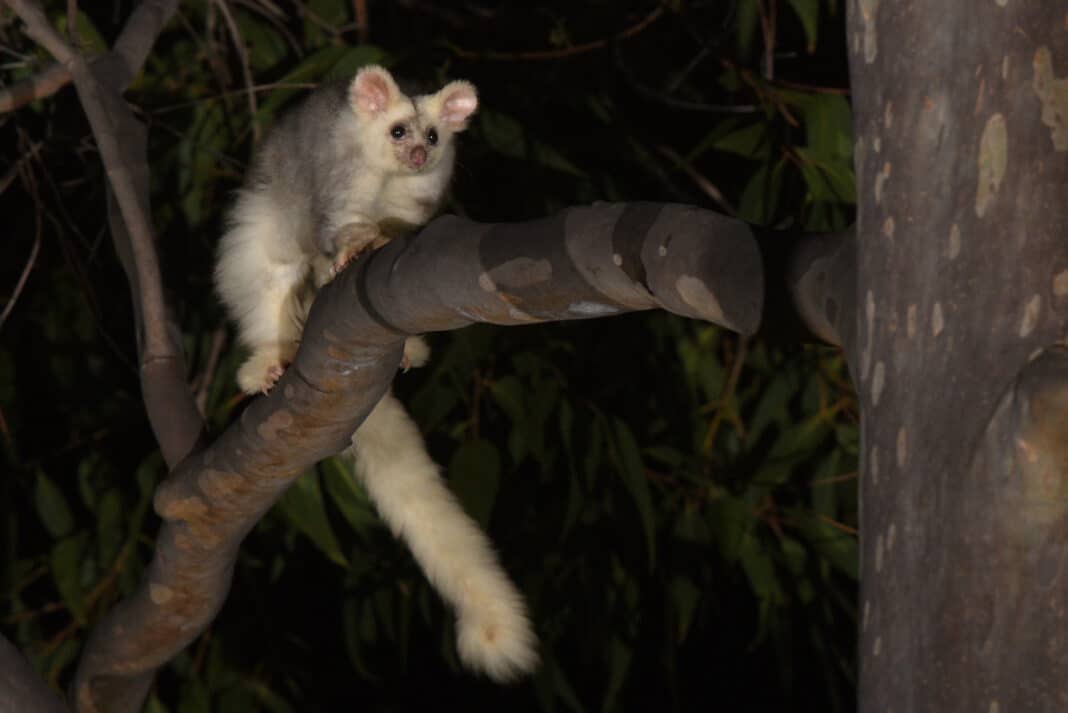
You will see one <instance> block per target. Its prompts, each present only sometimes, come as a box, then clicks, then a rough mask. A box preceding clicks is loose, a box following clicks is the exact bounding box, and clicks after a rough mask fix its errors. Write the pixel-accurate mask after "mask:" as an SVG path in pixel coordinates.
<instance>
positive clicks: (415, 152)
mask: <svg viewBox="0 0 1068 713" xmlns="http://www.w3.org/2000/svg"><path fill="white" fill-rule="evenodd" d="M408 160H409V161H411V162H412V165H413V166H415V167H416V168H419V167H421V166H422V165H423V164H424V163H426V148H424V147H422V146H416V147H415V148H414V149H412V152H411V153H410V154H408Z"/></svg>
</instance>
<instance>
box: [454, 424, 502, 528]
mask: <svg viewBox="0 0 1068 713" xmlns="http://www.w3.org/2000/svg"><path fill="white" fill-rule="evenodd" d="M500 472H501V457H500V454H499V453H498V452H497V447H496V446H494V445H493V444H492V443H490V442H489V441H487V440H485V439H483V438H479V439H477V440H474V441H470V442H468V443H464V444H462V445H461V446H460V447H459V448H457V449H456V452H455V453H454V454H453V457H452V461H451V462H450V463H449V483H450V485H451V486H452V489H453V492H455V493H456V495H457V497H459V498H460V501H461V502H462V503H463V504H464V509H465V510H467V512H469V513H470V514H471V516H472V517H473V518H474V519H475V520H476V521H478V523H479V524H481V525H482V527H483V528H485V527H486V526H488V524H489V520H490V515H491V514H492V513H493V503H494V501H495V500H496V498H497V490H498V488H499V487H500V480H501V476H500Z"/></svg>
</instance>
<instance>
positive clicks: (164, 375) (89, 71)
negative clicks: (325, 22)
mask: <svg viewBox="0 0 1068 713" xmlns="http://www.w3.org/2000/svg"><path fill="white" fill-rule="evenodd" d="M5 1H6V2H9V4H10V5H11V6H12V8H14V10H15V11H16V13H18V15H19V16H20V17H21V18H22V20H23V21H24V22H25V23H26V25H27V30H26V31H27V34H29V35H30V36H31V37H33V38H34V39H36V40H37V41H38V42H40V43H41V44H42V45H43V46H44V47H46V48H47V49H48V50H49V51H50V52H52V54H53V55H54V56H55V57H56V58H57V59H58V60H60V61H61V62H62V63H63V64H64V65H65V66H66V67H67V69H69V70H70V72H71V75H72V77H73V78H74V84H75V87H76V88H77V90H78V96H79V98H80V99H81V103H82V106H83V107H84V109H85V113H86V116H87V117H88V119H89V124H90V126H91V127H92V130H93V135H94V137H95V138H96V143H97V146H98V148H99V150H100V156H101V159H102V161H103V163H104V167H105V169H106V171H107V176H108V184H109V186H110V188H111V195H112V196H113V197H114V200H113V201H111V202H110V203H109V217H110V219H111V220H110V222H111V228H112V236H113V238H114V239H115V245H116V250H117V251H118V253H119V257H120V258H121V259H122V263H123V267H124V269H125V270H126V274H127V276H128V278H129V279H130V284H131V290H132V292H133V303H134V309H135V313H136V315H137V320H138V322H137V334H138V344H139V351H140V363H141V386H142V390H143V392H144V399H145V407H146V409H147V411H148V415H149V420H150V422H151V424H152V429H153V432H154V433H155V435H156V438H157V440H158V442H159V444H160V449H161V450H162V451H163V456H164V458H165V460H166V461H167V462H168V463H169V464H171V465H173V464H175V463H177V462H178V461H179V460H180V459H181V458H183V457H184V456H185V455H186V454H187V453H188V452H189V451H190V449H192V447H193V446H194V444H195V443H196V442H197V440H198V439H199V437H200V432H201V429H202V426H203V424H202V421H201V419H200V415H199V413H198V411H197V408H196V403H195V401H194V399H193V395H192V392H191V391H190V390H189V387H188V385H187V383H186V380H185V363H184V357H183V355H182V347H181V341H180V338H179V336H178V331H177V328H176V326H174V325H173V324H172V323H171V321H170V318H169V315H168V312H167V307H166V303H165V301H164V297H163V289H162V278H161V275H160V269H159V260H158V257H157V255H156V248H155V237H154V233H153V229H152V221H151V216H150V209H149V200H148V185H149V171H148V161H147V155H146V152H147V136H146V132H145V129H144V127H143V126H142V125H141V124H140V122H138V121H137V119H136V118H135V117H134V115H133V113H132V112H131V111H130V108H129V106H128V105H127V104H126V102H125V101H124V100H123V98H122V96H121V93H120V92H121V91H122V90H123V89H124V88H125V87H126V86H128V84H129V82H130V81H131V79H132V77H133V76H135V75H136V74H137V73H138V72H139V71H140V66H141V63H143V62H144V59H145V58H146V57H147V55H148V48H149V47H151V45H152V42H153V41H154V39H155V35H153V36H151V37H145V36H144V33H146V32H150V31H155V32H157V33H158V32H159V31H160V30H161V29H162V27H163V25H164V24H165V23H166V21H167V19H168V18H169V17H170V15H172V14H173V13H174V11H175V10H176V9H177V0H146V2H143V3H141V4H140V5H138V7H137V9H136V10H135V11H134V13H133V15H132V16H131V17H130V20H129V22H128V23H127V26H126V27H125V28H124V29H123V32H122V34H121V35H120V37H119V39H118V41H117V42H116V51H115V52H112V53H110V54H108V55H105V56H104V57H101V58H98V59H97V60H96V61H94V62H93V63H92V65H90V64H89V63H88V61H87V60H86V59H85V58H84V57H82V56H81V55H79V54H77V53H75V52H74V51H73V50H71V48H70V47H69V46H68V45H67V44H66V42H65V41H64V40H63V38H62V37H60V36H59V33H58V32H56V30H55V29H54V28H53V27H52V26H51V24H50V23H49V22H48V18H47V17H46V16H45V14H44V12H43V11H42V10H41V8H40V6H38V5H37V4H36V3H34V2H31V1H30V0H5ZM119 137H122V138H121V140H120V138H119Z"/></svg>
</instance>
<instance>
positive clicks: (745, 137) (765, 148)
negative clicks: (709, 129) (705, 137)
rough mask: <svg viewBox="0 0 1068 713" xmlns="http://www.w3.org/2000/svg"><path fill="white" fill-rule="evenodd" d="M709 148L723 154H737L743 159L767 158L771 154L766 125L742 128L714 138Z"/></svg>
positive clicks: (752, 125) (759, 124)
mask: <svg viewBox="0 0 1068 713" xmlns="http://www.w3.org/2000/svg"><path fill="white" fill-rule="evenodd" d="M711 146H712V148H714V149H717V150H719V151H723V152H724V153H732V154H737V155H738V156H742V157H743V158H749V159H761V158H767V157H768V156H769V155H770V154H771V142H770V140H769V138H768V125H767V124H762V123H756V124H750V125H749V126H743V127H742V128H740V129H738V130H737V131H732V132H731V133H729V134H727V135H726V136H720V137H718V138H716V139H715V140H714V141H712V142H711Z"/></svg>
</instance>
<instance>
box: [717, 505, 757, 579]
mask: <svg viewBox="0 0 1068 713" xmlns="http://www.w3.org/2000/svg"><path fill="white" fill-rule="evenodd" d="M706 520H707V522H708V527H709V528H710V529H711V531H712V533H714V534H713V540H714V541H715V543H716V544H717V545H718V546H719V551H720V554H721V555H722V556H723V559H724V560H726V561H727V562H728V563H731V564H733V563H734V562H737V561H738V558H739V557H740V556H741V550H742V546H743V543H744V542H745V539H746V537H748V536H749V533H750V532H751V531H752V529H753V526H754V524H755V523H756V519H755V518H754V517H753V511H752V508H751V507H750V506H749V504H748V503H747V502H746V501H745V500H743V499H741V498H739V497H735V496H733V495H726V494H724V495H722V496H720V497H718V498H715V499H714V500H713V501H712V502H710V503H709V505H708V512H707V515H706Z"/></svg>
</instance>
